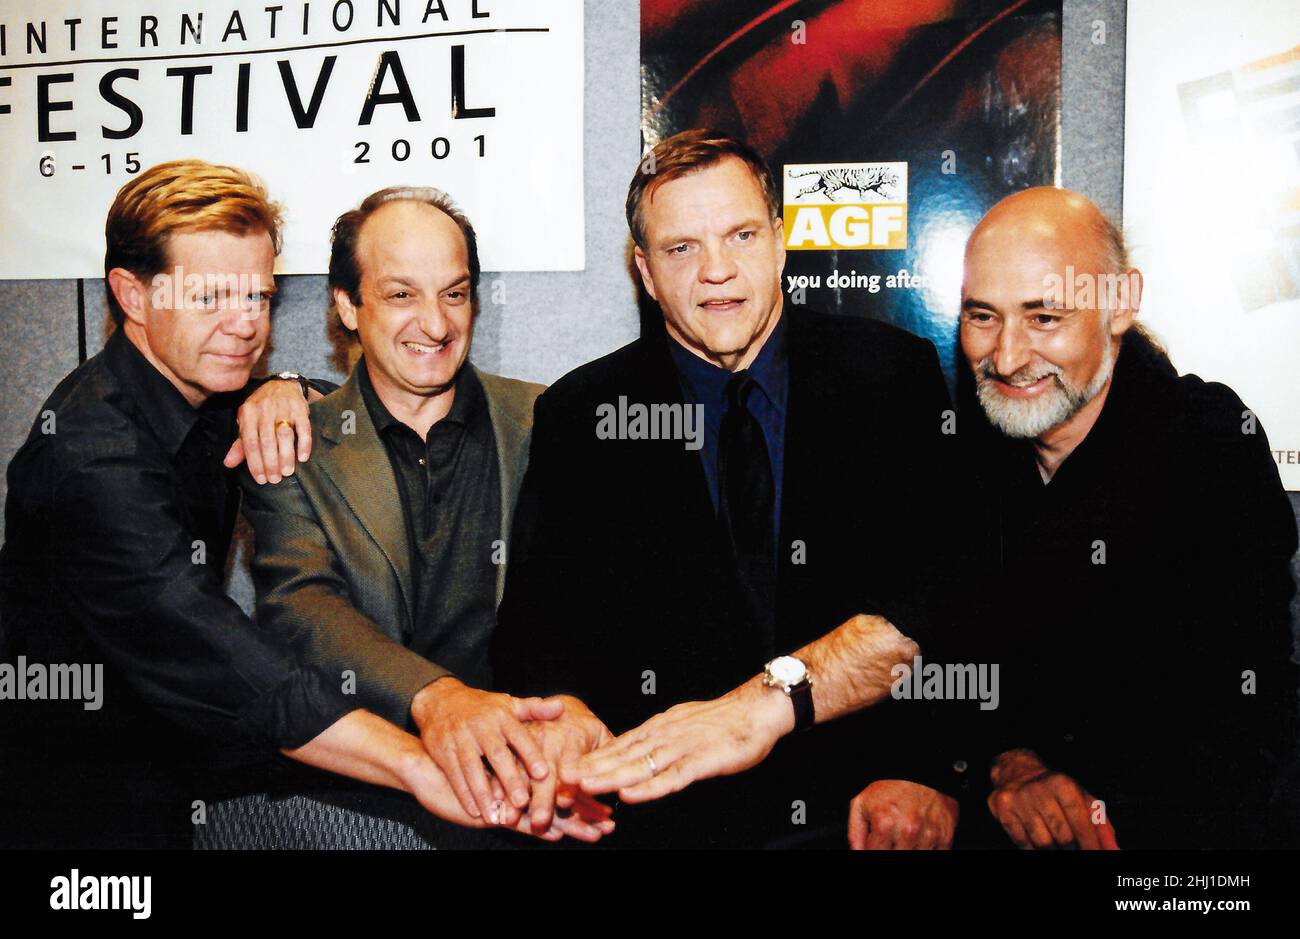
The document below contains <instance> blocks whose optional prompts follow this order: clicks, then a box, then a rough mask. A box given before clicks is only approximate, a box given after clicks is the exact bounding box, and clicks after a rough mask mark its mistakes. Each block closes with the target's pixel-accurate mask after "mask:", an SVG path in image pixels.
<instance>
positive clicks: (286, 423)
mask: <svg viewBox="0 0 1300 939" xmlns="http://www.w3.org/2000/svg"><path fill="white" fill-rule="evenodd" d="M275 426H276V428H277V429H278V428H280V427H287V428H289V429H290V430H293V421H289V420H285V419H284V418H283V417H282V418H280V419H279V420H278V421H276V422H275Z"/></svg>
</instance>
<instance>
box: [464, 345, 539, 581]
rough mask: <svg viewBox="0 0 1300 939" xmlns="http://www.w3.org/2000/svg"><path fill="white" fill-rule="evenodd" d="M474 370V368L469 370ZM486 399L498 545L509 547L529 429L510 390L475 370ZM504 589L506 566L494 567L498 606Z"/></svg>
mask: <svg viewBox="0 0 1300 939" xmlns="http://www.w3.org/2000/svg"><path fill="white" fill-rule="evenodd" d="M469 367H470V368H474V366H473V365H470V366H469ZM474 374H475V375H477V376H478V378H479V382H480V383H481V384H482V385H483V392H484V394H485V395H486V396H487V402H488V417H489V419H490V420H491V421H492V437H493V439H494V441H495V442H496V448H497V472H498V473H499V475H500V480H501V487H500V488H501V543H502V544H507V545H508V544H509V543H510V528H511V525H512V524H513V515H514V507H515V504H516V503H517V501H518V496H519V486H520V483H521V482H522V481H523V476H524V472H525V470H526V469H527V467H528V443H529V433H530V431H529V428H528V427H527V426H524V425H523V424H521V423H520V422H519V421H518V420H517V419H516V418H515V416H514V415H513V414H512V413H511V410H512V409H511V407H510V404H511V403H512V402H509V401H506V400H505V399H506V397H507V396H508V395H509V394H510V391H509V386H508V385H507V384H506V383H504V382H502V381H500V380H499V379H498V378H497V376H495V375H489V374H487V373H486V372H480V371H479V370H478V369H477V368H474ZM505 588H506V565H505V564H498V565H497V583H496V602H497V606H500V605H501V597H502V595H503V594H504V593H505Z"/></svg>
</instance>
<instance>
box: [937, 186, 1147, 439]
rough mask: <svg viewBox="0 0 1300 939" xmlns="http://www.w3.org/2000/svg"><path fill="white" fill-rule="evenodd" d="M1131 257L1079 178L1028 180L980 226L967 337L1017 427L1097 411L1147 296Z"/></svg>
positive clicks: (966, 288) (987, 404) (1031, 430)
mask: <svg viewBox="0 0 1300 939" xmlns="http://www.w3.org/2000/svg"><path fill="white" fill-rule="evenodd" d="M1126 260H1127V259H1126V258H1125V252H1124V243H1123V238H1122V236H1121V235H1120V233H1119V231H1118V230H1117V229H1116V228H1115V226H1114V225H1112V224H1111V223H1110V221H1109V220H1107V218H1106V216H1104V215H1103V214H1102V213H1101V211H1100V210H1099V209H1098V208H1097V207H1096V206H1095V205H1093V203H1092V202H1090V201H1089V200H1088V199H1086V198H1085V197H1083V196H1081V195H1079V194H1078V193H1077V192H1070V191H1069V190H1068V189H1052V188H1048V187H1043V188H1037V189H1027V190H1025V191H1024V192H1018V193H1016V194H1015V195H1012V196H1008V197H1007V198H1005V199H1003V200H1002V201H1001V202H999V203H998V204H997V205H995V206H994V207H993V208H992V209H990V210H989V212H988V214H987V215H985V216H984V218H983V219H981V220H980V223H979V224H978V225H976V226H975V230H974V231H973V232H972V233H971V236H970V240H969V241H968V242H967V243H966V259H965V265H964V269H963V275H962V319H961V346H962V352H963V353H964V354H965V356H966V360H967V362H968V363H969V365H970V367H971V369H972V371H973V372H974V374H975V378H976V382H977V390H978V391H979V395H980V403H981V404H982V405H983V406H984V410H985V412H986V413H987V414H988V416H989V418H990V420H992V421H993V423H994V424H995V425H996V426H998V427H999V428H1000V429H1002V430H1003V431H1004V432H1005V433H1007V434H1009V435H1011V436H1014V437H1033V438H1037V439H1039V440H1040V441H1042V440H1045V439H1047V438H1049V437H1051V436H1053V435H1056V436H1058V437H1059V436H1060V435H1061V433H1062V432H1063V430H1062V429H1063V428H1064V432H1065V433H1067V434H1068V433H1069V432H1070V429H1071V428H1072V427H1074V425H1076V424H1079V423H1080V422H1081V421H1082V422H1084V423H1086V422H1087V420H1090V419H1095V416H1096V413H1097V412H1098V410H1099V408H1100V403H1101V402H1102V401H1104V392H1105V391H1106V389H1107V388H1108V386H1109V382H1110V376H1111V368H1112V366H1113V365H1114V361H1115V356H1116V355H1117V346H1118V340H1119V338H1120V336H1121V335H1122V334H1123V333H1124V332H1125V331H1126V330H1127V329H1128V328H1129V327H1130V326H1131V325H1132V324H1133V316H1134V314H1135V313H1136V312H1137V309H1138V303H1139V301H1140V299H1141V292H1142V282H1141V275H1140V274H1138V272H1136V271H1127V270H1126V268H1127V266H1128V265H1127V263H1126ZM1093 402H1097V403H1096V404H1092V403H1093ZM1090 404H1092V406H1091V407H1088V406H1089V405H1090ZM1087 426H1091V425H1090V424H1089V425H1087ZM1076 429H1077V428H1076Z"/></svg>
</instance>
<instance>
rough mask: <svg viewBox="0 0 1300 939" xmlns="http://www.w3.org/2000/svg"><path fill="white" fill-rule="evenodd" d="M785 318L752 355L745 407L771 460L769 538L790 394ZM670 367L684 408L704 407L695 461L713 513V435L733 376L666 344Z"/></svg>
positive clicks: (715, 505) (715, 480)
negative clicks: (750, 386) (772, 494)
mask: <svg viewBox="0 0 1300 939" xmlns="http://www.w3.org/2000/svg"><path fill="white" fill-rule="evenodd" d="M785 323H786V317H785V315H784V314H782V315H781V318H780V320H779V322H778V323H777V325H776V328H775V329H774V330H772V335H770V336H768V337H767V342H766V343H764V344H763V348H762V349H760V350H759V353H758V355H756V356H755V357H754V361H753V364H751V365H750V367H749V369H748V372H749V377H750V378H752V379H753V380H754V384H755V385H757V386H758V393H757V394H751V395H750V396H749V401H748V402H746V407H748V408H749V413H751V414H753V415H754V419H755V420H756V421H758V426H759V427H760V428H762V431H763V442H764V443H766V444H767V455H768V459H769V460H771V462H772V483H773V485H774V486H775V487H776V503H775V505H774V506H773V512H772V537H773V539H775V538H776V537H777V528H778V527H779V526H778V521H779V519H780V518H781V484H782V482H783V481H784V479H785V411H786V401H787V399H788V397H789V393H790V355H789V351H788V350H787V348H786V341H785V332H786V325H785ZM668 349H669V351H670V352H671V353H672V357H673V365H674V366H676V368H677V376H678V379H679V381H680V382H681V386H682V397H683V398H684V399H685V401H686V403H687V404H688V405H693V404H702V405H704V428H703V432H704V440H703V446H701V447H700V459H701V460H702V461H703V465H704V478H705V480H707V481H708V484H709V496H710V497H711V498H712V499H713V510H714V511H715V512H716V511H717V510H718V433H719V431H720V430H721V428H722V418H723V417H724V416H725V415H726V413H727V383H728V382H729V381H731V378H732V374H733V373H732V372H729V371H727V370H726V369H725V368H719V367H718V366H716V365H714V364H713V363H712V362H706V361H705V360H704V359H702V358H700V357H699V356H698V355H695V354H694V353H692V352H690V351H689V350H687V349H686V348H684V347H683V346H682V345H681V344H680V343H678V342H676V341H672V340H670V341H669V343H668Z"/></svg>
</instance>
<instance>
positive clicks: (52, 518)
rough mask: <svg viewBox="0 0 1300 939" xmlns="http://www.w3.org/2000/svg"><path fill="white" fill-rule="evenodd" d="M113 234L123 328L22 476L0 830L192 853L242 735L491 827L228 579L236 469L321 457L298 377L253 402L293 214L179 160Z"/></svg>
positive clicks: (48, 839) (4, 691)
mask: <svg viewBox="0 0 1300 939" xmlns="http://www.w3.org/2000/svg"><path fill="white" fill-rule="evenodd" d="M106 236H107V237H106V240H107V250H106V252H105V261H104V273H105V277H106V280H107V282H108V287H109V297H110V300H109V303H110V306H111V310H112V316H113V319H114V321H115V323H116V324H117V327H118V328H117V330H116V331H115V332H114V334H113V335H112V336H111V337H110V338H109V340H108V342H107V344H106V345H105V347H104V349H103V351H102V352H100V353H99V354H98V355H96V356H94V357H93V358H91V359H90V360H89V361H87V362H86V363H85V364H83V365H81V366H80V367H79V368H77V369H76V370H74V371H73V372H72V373H71V374H70V375H68V376H67V377H66V378H65V379H64V380H63V381H62V382H60V383H59V385H58V387H57V388H56V389H55V390H54V392H53V393H52V394H51V395H50V397H49V398H48V399H47V400H46V402H45V403H44V405H43V406H42V408H41V414H40V416H39V417H38V418H37V420H36V422H35V424H34V426H33V428H32V431H31V433H30V435H29V436H28V439H27V442H26V443H25V444H24V445H23V447H22V448H21V449H20V450H19V451H18V453H17V455H16V456H15V457H14V459H13V461H12V462H11V463H10V465H9V472H8V481H9V491H8V501H7V504H6V527H5V544H4V549H3V552H2V553H0V623H2V624H3V630H2V633H0V696H3V698H5V699H6V700H5V701H4V702H3V704H2V705H0V716H3V718H4V725H3V734H4V740H3V754H4V756H3V759H0V812H2V813H3V817H0V839H2V840H3V841H4V842H5V843H6V844H8V845H19V846H27V847H87V846H96V847H188V846H189V844H190V841H191V837H192V831H193V829H192V824H194V823H200V822H202V821H203V818H204V813H205V805H204V799H205V798H206V797H207V789H208V787H209V786H210V785H211V774H212V772H213V768H214V765H215V763H216V762H217V757H218V756H219V757H220V761H221V762H222V763H224V764H229V763H230V762H231V761H234V760H236V759H237V757H238V756H239V755H240V754H242V753H243V752H244V749H243V748H245V747H247V748H249V749H250V750H251V751H252V753H249V754H248V756H249V757H250V758H251V757H252V756H253V755H265V754H268V753H274V752H275V750H276V749H282V750H284V751H286V752H288V753H289V755H291V756H294V757H295V758H297V759H299V760H302V761H304V762H308V763H311V764H313V765H316V766H320V767H322V768H326V769H330V770H334V771H338V772H343V773H346V774H348V775H351V776H356V777H358V778H361V779H365V780H367V781H369V782H374V783H378V784H381V785H387V786H390V787H395V788H401V789H404V790H406V791H408V792H411V793H413V794H415V795H416V797H417V798H418V799H419V800H420V802H421V804H422V805H424V806H425V808H428V809H430V810H431V811H435V812H438V813H439V814H442V815H445V816H447V817H450V818H453V819H454V820H457V821H462V822H464V823H466V824H476V825H484V824H487V822H486V821H484V820H481V819H471V818H469V816H467V815H465V814H464V813H463V812H461V811H460V810H459V807H458V805H457V804H456V801H455V799H454V796H452V793H451V790H450V788H449V787H448V786H447V784H446V781H445V779H444V778H443V777H442V774H441V773H440V772H439V771H438V770H437V769H436V767H435V766H434V765H433V763H432V761H430V760H429V758H428V757H427V756H426V755H425V753H424V750H423V748H422V747H421V746H420V743H419V741H418V740H417V739H416V738H415V737H413V736H411V735H409V734H405V733H404V732H402V731H401V730H399V729H398V728H396V727H394V726H393V725H392V724H389V723H387V722H386V721H383V720H382V719H380V718H378V717H376V716H375V715H374V714H371V713H367V712H364V711H361V710H358V709H357V704H356V703H355V701H354V700H352V699H349V698H347V697H346V696H344V695H343V694H342V693H341V689H340V686H339V682H338V680H337V679H336V678H335V677H333V676H327V675H323V674H321V673H320V672H318V671H316V670H314V669H313V668H311V667H309V666H307V665H304V664H301V663H299V662H298V661H296V660H295V659H294V658H293V656H292V655H291V654H290V653H289V652H288V650H287V648H286V647H284V646H282V645H281V644H280V643H279V642H277V641H276V640H274V639H273V638H272V637H271V636H269V635H268V634H266V633H265V632H262V631H260V630H258V629H257V628H256V627H254V625H253V624H252V623H251V622H250V621H249V619H248V618H247V617H246V616H245V615H244V613H243V612H242V611H241V610H240V608H239V607H238V606H237V605H236V604H235V602H234V601H233V600H231V599H230V598H229V597H228V596H227V595H226V594H225V592H224V591H223V589H222V578H223V571H224V567H225V561H226V553H227V549H228V547H229V543H230V537H231V532H232V528H233V525H234V519H235V512H236V509H237V506H238V502H239V490H238V485H237V482H236V480H235V477H234V473H233V471H232V470H231V467H232V466H234V465H237V464H238V462H239V460H240V459H241V457H242V455H243V453H246V454H247V456H248V462H249V466H250V471H251V472H253V473H254V475H256V476H258V477H261V478H269V479H270V480H272V481H276V480H279V479H280V478H281V477H282V476H287V475H291V474H292V473H293V472H294V464H295V462H296V460H297V459H298V458H304V459H305V458H306V457H307V456H308V450H309V441H310V435H309V425H308V421H307V408H306V401H305V391H306V386H305V384H303V383H302V380H301V379H298V377H297V376H293V375H288V374H287V373H286V374H285V375H281V376H280V377H281V378H286V379H289V380H284V381H271V382H267V383H265V384H264V385H263V386H262V387H261V388H259V389H258V391H257V392H256V393H255V394H254V396H253V397H252V398H250V399H249V400H248V401H245V402H244V403H243V404H242V406H241V404H240V402H241V400H242V399H243V398H244V397H245V395H246V394H247V391H248V389H249V388H250V387H251V385H250V375H251V373H252V371H253V368H254V366H255V365H256V364H257V362H258V361H259V360H260V359H261V357H262V354H263V352H264V351H265V348H266V344H267V341H268V338H269V335H270V304H271V297H272V296H273V294H274V292H275V281H274V276H273V265H274V261H275V256H276V253H277V251H278V248H279V244H280V214H279V210H278V208H277V207H276V206H275V205H274V204H273V203H272V202H271V201H270V200H269V199H268V197H267V194H266V192H265V190H264V189H263V188H262V186H261V184H260V183H258V182H257V181H256V180H255V179H254V178H253V177H251V176H250V175H249V174H247V173H245V172H243V171H241V170H238V169H235V168H232V167H225V166H213V165H211V164H208V163H204V162H202V161H198V160H184V161H177V162H173V163H164V164H161V165H159V166H155V167H153V168H151V169H149V170H147V171H146V172H144V173H142V174H140V176H139V177H137V178H136V179H133V180H132V181H131V182H129V183H128V184H127V185H125V186H124V187H122V189H121V191H120V192H119V193H118V195H117V198H116V200H115V201H114V203H113V206H112V208H111V210H110V211H109V215H108V223H107V225H106ZM300 385H301V387H300ZM237 420H238V424H239V426H240V428H242V438H241V440H238V441H236V440H235V438H236V435H237V430H236V421H237ZM295 435H296V438H297V446H298V448H299V451H300V452H297V453H295ZM232 441H235V443H234V444H233V446H232V445H231V443H232ZM227 447H230V450H229V451H227ZM241 451H243V453H241ZM223 454H225V458H224V465H223ZM207 739H211V740H215V741H218V742H219V743H220V746H221V750H220V753H219V754H217V753H209V752H207V751H206V746H207V745H206V744H205V743H204V741H205V740H207ZM509 821H514V819H510V820H509ZM524 827H526V820H525V823H524Z"/></svg>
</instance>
